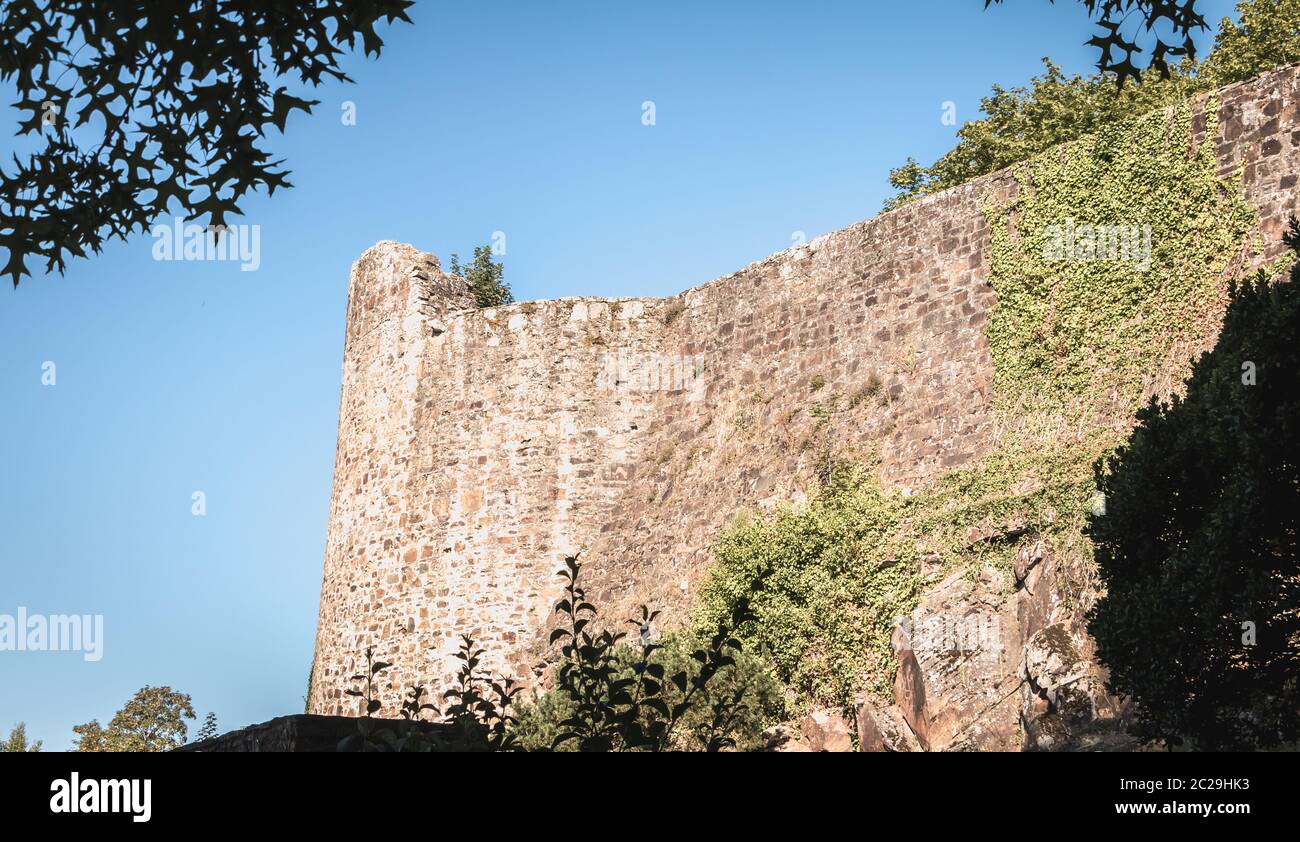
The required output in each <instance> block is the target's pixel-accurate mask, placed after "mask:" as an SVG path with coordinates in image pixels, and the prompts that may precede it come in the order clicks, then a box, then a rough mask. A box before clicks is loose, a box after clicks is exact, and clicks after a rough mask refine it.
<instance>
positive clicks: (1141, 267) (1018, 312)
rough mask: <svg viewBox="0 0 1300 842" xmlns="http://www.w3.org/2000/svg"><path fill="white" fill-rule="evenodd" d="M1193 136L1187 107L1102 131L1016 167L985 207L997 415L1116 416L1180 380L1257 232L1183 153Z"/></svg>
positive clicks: (1204, 155)
mask: <svg viewBox="0 0 1300 842" xmlns="http://www.w3.org/2000/svg"><path fill="white" fill-rule="evenodd" d="M1216 110H1217V109H1216V108H1215V104H1214V102H1213V101H1210V102H1208V103H1207V104H1206V106H1205V111H1204V113H1205V115H1206V117H1205V119H1206V122H1207V125H1206V126H1205V136H1206V137H1210V138H1212V137H1214V136H1215V135H1216V133H1217V126H1216V116H1215V112H1216ZM1191 135H1192V109H1191V107H1190V104H1189V103H1186V102H1185V103H1183V104H1181V105H1178V106H1175V107H1174V108H1172V109H1171V110H1170V111H1169V112H1157V113H1153V114H1148V115H1146V116H1143V117H1141V118H1138V119H1136V120H1132V121H1128V122H1123V123H1113V124H1109V125H1107V126H1105V127H1103V128H1102V129H1101V130H1100V131H1099V132H1097V134H1095V135H1093V136H1089V137H1086V138H1083V139H1081V140H1078V141H1075V142H1073V143H1069V144H1065V145H1064V146H1061V147H1058V148H1056V149H1053V150H1050V151H1048V152H1045V153H1043V154H1040V155H1037V156H1035V157H1034V158H1032V159H1030V160H1029V161H1027V162H1025V163H1024V164H1021V165H1019V166H1017V167H1016V169H1015V174H1016V178H1017V181H1018V182H1019V190H1018V195H1017V196H1016V198H1015V199H1013V200H1012V201H1011V202H1010V203H1009V204H1007V205H1001V206H999V205H997V204H993V203H990V204H989V205H987V206H986V209H985V212H986V214H987V216H988V217H989V220H990V223H991V226H992V234H991V242H992V254H991V259H990V265H991V272H990V276H989V282H990V283H991V284H992V286H993V289H994V290H995V291H996V292H997V296H998V300H997V304H996V306H995V307H994V308H993V310H992V311H991V313H990V316H989V324H988V328H987V332H988V339H989V347H990V352H991V354H992V357H993V366H994V371H995V375H994V377H995V380H994V389H995V395H996V398H997V402H998V405H999V408H1000V409H1002V410H1004V411H1008V412H1013V413H1016V414H1027V413H1053V412H1055V413H1065V414H1067V415H1068V416H1071V417H1078V415H1079V413H1080V412H1086V411H1088V410H1092V411H1101V412H1107V411H1110V412H1115V413H1117V414H1122V415H1123V416H1125V417H1127V416H1128V415H1130V414H1131V413H1132V412H1133V411H1136V409H1137V408H1138V407H1139V406H1140V405H1141V403H1142V402H1143V394H1144V391H1150V390H1151V389H1153V388H1156V387H1158V386H1161V385H1168V384H1170V383H1171V382H1172V383H1176V382H1178V380H1179V379H1180V378H1178V377H1176V376H1171V375H1172V374H1173V372H1175V371H1182V370H1183V369H1185V367H1186V364H1187V361H1188V359H1189V358H1190V357H1191V356H1192V354H1193V352H1194V350H1195V343H1196V342H1197V341H1198V339H1199V338H1200V337H1204V336H1206V335H1210V332H1211V331H1210V328H1211V326H1212V324H1213V322H1214V321H1216V320H1217V319H1218V318H1220V317H1221V314H1222V311H1223V302H1224V300H1225V298H1224V297H1225V295H1226V283H1225V277H1224V272H1225V270H1226V269H1227V268H1228V265H1229V263H1230V261H1231V260H1232V259H1233V258H1234V257H1236V256H1237V255H1238V253H1239V251H1240V248H1241V243H1242V242H1243V239H1244V237H1245V235H1246V233H1247V231H1249V230H1250V228H1251V227H1252V225H1253V224H1254V222H1255V214H1254V211H1253V209H1252V208H1251V207H1250V205H1249V204H1248V203H1247V202H1246V200H1245V199H1244V198H1242V195H1241V191H1240V189H1239V188H1238V186H1237V184H1236V183H1235V180H1234V179H1227V178H1222V177H1220V176H1219V173H1218V162H1217V160H1216V158H1215V152H1214V147H1213V144H1212V143H1205V142H1202V143H1201V144H1199V146H1197V147H1196V148H1195V149H1194V150H1193V151H1191V152H1190V153H1189V151H1188V146H1189V138H1190V137H1191Z"/></svg>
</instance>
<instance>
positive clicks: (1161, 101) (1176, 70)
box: [885, 0, 1300, 210]
mask: <svg viewBox="0 0 1300 842" xmlns="http://www.w3.org/2000/svg"><path fill="white" fill-rule="evenodd" d="M1237 12H1238V14H1239V15H1240V16H1241V24H1240V25H1237V24H1234V23H1233V22H1232V21H1231V20H1230V19H1228V18H1224V20H1223V23H1222V24H1220V28H1219V33H1218V38H1217V40H1216V41H1215V45H1214V49H1213V51H1212V52H1211V53H1210V54H1209V56H1207V57H1206V59H1205V62H1204V63H1202V64H1198V63H1197V62H1196V61H1194V60H1192V59H1191V58H1186V59H1184V60H1183V61H1181V62H1179V63H1177V64H1169V65H1168V66H1167V67H1166V68H1165V73H1163V74H1162V75H1161V76H1159V77H1148V78H1147V79H1146V80H1145V81H1143V83H1142V84H1141V85H1126V86H1123V87H1119V88H1117V86H1116V84H1115V83H1116V80H1117V78H1118V77H1117V75H1116V74H1115V73H1113V72H1111V71H1108V70H1107V71H1103V72H1101V73H1097V74H1093V75H1090V76H1081V75H1074V76H1066V75H1065V74H1064V73H1062V72H1061V68H1060V66H1059V65H1057V64H1056V63H1055V62H1053V61H1052V60H1051V59H1049V58H1044V59H1043V65H1044V68H1045V69H1044V71H1043V73H1042V74H1040V75H1038V76H1035V77H1033V78H1032V79H1031V80H1030V84H1029V85H1028V86H1024V87H1015V88H1003V87H1002V86H1000V85H994V86H993V93H992V94H991V95H989V96H987V97H985V98H984V99H982V100H981V101H980V112H981V113H982V114H983V115H984V116H983V117H982V118H980V119H978V120H972V121H970V122H967V123H966V124H965V125H963V126H962V127H961V128H960V129H958V131H957V145H956V146H955V147H954V148H953V149H952V150H951V151H950V152H948V153H947V154H945V155H944V156H943V157H941V158H940V159H939V160H938V161H936V162H935V163H934V164H931V165H930V166H928V167H927V166H922V165H920V164H918V163H917V162H916V161H915V160H913V159H912V158H908V159H907V162H906V163H905V164H903V165H902V166H900V167H898V168H896V169H894V170H891V171H890V174H889V183H890V185H891V186H892V187H893V188H894V189H895V190H897V191H898V193H897V194H896V195H894V196H893V197H891V198H890V199H888V200H886V202H885V209H886V210H892V209H894V208H897V207H901V206H903V205H905V204H907V203H909V202H911V201H914V200H915V199H919V198H921V197H923V196H927V195H929V194H931V193H937V192H938V191H940V190H947V189H948V188H950V187H956V186H957V185H959V184H965V183H966V182H968V181H970V180H971V179H973V178H978V177H979V176H982V175H987V174H989V173H992V172H997V171H998V170H1000V169H1003V168H1004V167H1008V166H1011V165H1012V164H1015V163H1018V162H1020V161H1024V160H1026V159H1028V158H1029V157H1031V156H1033V155H1035V154H1037V153H1038V152H1042V151H1043V150H1045V149H1050V148H1051V147H1053V146H1056V145H1057V144H1060V143H1065V142H1067V141H1071V140H1075V139H1076V138H1079V137H1082V136H1084V135H1088V134H1095V133H1096V132H1097V131H1098V130H1100V129H1101V128H1102V127H1103V126H1105V125H1107V124H1112V123H1116V122H1119V121H1121V120H1131V119H1134V118H1136V117H1140V116H1141V115H1143V114H1145V113H1147V112H1150V111H1152V110H1155V109H1157V108H1165V107H1167V106H1169V105H1172V104H1174V103H1176V102H1178V101H1180V100H1184V99H1186V98H1188V97H1190V96H1194V95H1195V94H1197V93H1200V92H1203V91H1206V90H1211V89H1214V88H1218V87H1222V86H1223V85H1227V84H1230V83H1232V82H1238V81H1241V80H1243V79H1250V78H1253V77H1254V76H1257V75H1259V74H1260V73H1262V72H1264V71H1266V70H1270V69H1272V68H1275V67H1279V66H1281V65H1283V64H1287V63H1289V62H1293V61H1300V0H1241V2H1239V3H1238V4H1237Z"/></svg>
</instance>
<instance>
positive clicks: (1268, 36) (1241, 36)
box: [1204, 0, 1300, 87]
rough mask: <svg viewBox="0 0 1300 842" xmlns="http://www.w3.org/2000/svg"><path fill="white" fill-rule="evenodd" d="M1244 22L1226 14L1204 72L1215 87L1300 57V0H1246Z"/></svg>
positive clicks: (1242, 12) (1241, 8)
mask: <svg viewBox="0 0 1300 842" xmlns="http://www.w3.org/2000/svg"><path fill="white" fill-rule="evenodd" d="M1237 14H1238V15H1240V16H1241V23H1240V24H1236V23H1233V22H1232V19H1231V18H1224V19H1223V22H1222V23H1220V24H1219V34H1218V36H1217V37H1216V38H1215V40H1214V50H1213V52H1211V53H1210V55H1209V56H1208V57H1207V58H1206V60H1205V68H1204V74H1205V76H1206V78H1207V79H1208V80H1209V81H1210V82H1211V83H1212V85H1213V86H1214V87H1222V86H1224V85H1230V84H1232V83H1233V82H1241V81H1244V80H1246V79H1251V78H1254V77H1255V76H1258V75H1259V74H1260V73H1263V72H1265V71H1267V70H1271V69H1273V68H1275V67H1281V66H1282V65H1284V64H1291V63H1292V62H1296V61H1300V0H1242V2H1240V3H1238V4H1237Z"/></svg>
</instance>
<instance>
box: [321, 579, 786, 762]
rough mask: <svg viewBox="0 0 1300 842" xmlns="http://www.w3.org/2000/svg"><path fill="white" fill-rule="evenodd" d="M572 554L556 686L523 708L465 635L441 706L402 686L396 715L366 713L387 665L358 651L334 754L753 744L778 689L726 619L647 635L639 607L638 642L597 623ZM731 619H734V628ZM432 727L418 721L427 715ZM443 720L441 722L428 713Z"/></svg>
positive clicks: (558, 636) (562, 604)
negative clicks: (357, 708) (683, 633)
mask: <svg viewBox="0 0 1300 842" xmlns="http://www.w3.org/2000/svg"><path fill="white" fill-rule="evenodd" d="M580 570H581V567H580V565H579V564H578V560H577V558H576V557H571V558H568V559H566V560H565V567H564V569H563V570H561V571H560V575H561V576H562V577H563V578H564V581H565V595H564V597H563V598H562V599H561V600H560V601H559V602H557V603H556V605H555V612H556V614H557V616H558V617H559V619H560V624H559V625H558V626H557V628H556V629H555V630H554V631H553V632H552V634H551V642H552V644H554V643H557V642H559V643H561V647H560V655H561V657H560V659H559V661H558V663H557V664H555V665H554V673H553V675H554V678H555V687H554V689H552V690H550V691H549V692H547V693H545V694H543V695H541V696H539V697H536V698H535V699H534V700H533V701H532V702H531V703H529V704H526V705H524V706H523V707H522V709H521V707H520V705H519V704H517V703H516V701H515V696H516V695H517V694H518V693H519V689H518V688H517V687H515V685H514V684H513V683H512V682H510V681H506V680H502V679H499V678H493V677H491V676H489V675H488V674H487V673H485V672H483V671H482V670H480V669H479V663H480V661H481V660H482V655H483V651H482V650H480V649H477V648H475V646H474V642H473V641H472V640H471V639H470V638H469V637H464V638H463V645H462V647H461V650H460V652H459V654H458V656H457V657H458V658H459V659H460V661H461V668H460V671H459V673H458V675H457V677H456V682H455V684H454V685H453V687H452V689H450V690H448V691H447V692H446V693H445V694H444V695H443V698H444V699H445V700H448V701H450V702H452V704H451V705H450V706H449V707H448V708H447V709H446V710H445V711H439V710H438V708H437V706H436V705H434V704H432V703H429V702H426V701H424V693H425V691H424V688H422V687H420V686H414V687H411V688H409V690H408V691H407V696H406V698H405V700H404V701H403V703H402V709H401V715H402V720H380V719H372V718H371V715H372V714H374V713H377V712H379V711H380V709H381V707H382V704H381V702H380V701H379V700H378V699H376V698H375V697H374V688H375V678H376V676H378V674H379V673H381V672H383V671H384V670H386V669H388V668H389V667H391V666H392V664H389V663H386V662H384V661H376V660H375V658H374V653H373V651H372V650H370V649H367V650H366V653H365V657H366V669H365V671H364V672H361V673H358V674H356V675H354V676H352V678H351V681H352V682H353V683H354V684H355V685H356V686H354V687H351V688H349V689H348V690H347V694H348V695H350V696H354V697H356V698H359V699H361V701H362V703H363V710H364V711H365V716H364V717H362V718H361V719H360V720H359V721H358V723H357V733H356V734H353V735H350V736H349V737H347V738H345V739H344V740H343V741H342V742H341V743H340V744H339V751H407V752H426V751H442V750H456V751H509V750H516V749H522V750H525V751H530V750H531V751H549V750H560V751H571V750H578V751H666V750H703V751H719V750H722V749H727V748H739V749H754V748H759V747H760V746H761V734H762V730H763V727H764V725H766V724H767V723H768V722H770V721H774V720H775V719H776V718H777V717H778V716H779V714H780V712H781V698H780V687H779V685H778V684H777V682H776V680H775V678H773V676H772V673H771V670H770V669H765V668H764V667H763V665H762V663H761V661H759V660H758V659H756V658H754V657H752V656H746V655H743V654H742V653H741V651H740V644H739V643H738V642H737V641H736V640H735V639H733V638H732V637H731V634H730V631H729V629H730V624H729V623H728V622H719V623H718V624H717V626H716V627H715V629H714V631H713V632H712V634H708V635H703V636H700V637H697V638H692V639H688V638H686V637H672V638H669V639H668V642H667V643H666V644H664V643H655V642H652V641H651V640H650V638H649V633H650V628H651V624H652V623H653V622H654V620H655V617H656V614H655V613H652V612H651V611H649V609H646V608H644V607H643V608H642V609H641V616H640V617H638V618H635V619H633V620H629V621H628V623H629V624H631V625H633V626H636V627H637V628H638V630H639V631H640V637H641V639H640V643H639V645H630V644H626V643H623V639H624V636H625V635H624V634H622V633H615V632H612V631H610V630H608V629H602V630H600V631H595V630H594V623H595V621H596V619H597V614H596V608H595V606H593V605H592V604H591V603H590V602H588V601H587V598H586V594H585V592H584V591H583V588H582V586H581V585H580V584H579V581H578V580H579V574H580ZM736 619H737V618H734V617H733V618H731V623H732V624H734V622H735V620H736ZM426 711H427V712H429V713H431V714H432V715H433V716H434V717H435V719H434V720H433V721H434V722H440V723H441V728H438V727H434V728H432V729H430V728H427V727H426V726H425V725H420V724H417V723H419V722H421V721H422V718H423V716H424V714H425V712H426ZM437 717H441V719H440V720H439V719H437Z"/></svg>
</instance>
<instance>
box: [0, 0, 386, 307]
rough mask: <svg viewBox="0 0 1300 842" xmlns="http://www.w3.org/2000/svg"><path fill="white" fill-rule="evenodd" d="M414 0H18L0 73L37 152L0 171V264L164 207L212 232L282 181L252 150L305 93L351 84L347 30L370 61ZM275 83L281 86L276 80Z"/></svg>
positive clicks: (81, 244)
mask: <svg viewBox="0 0 1300 842" xmlns="http://www.w3.org/2000/svg"><path fill="white" fill-rule="evenodd" d="M410 5H411V2H410V0H310V2H302V1H301V0H300V2H279V3H269V4H268V3H254V2H248V0H173V2H152V3H143V4H142V3H135V2H127V0H93V2H89V1H88V0H62V2H60V0H44V2H42V1H41V0H14V2H7V3H5V4H4V6H3V14H2V15H0V43H3V44H4V45H5V46H4V49H3V50H0V79H2V80H4V81H6V82H12V83H13V84H14V85H15V87H16V88H17V90H18V97H19V99H18V101H17V102H16V103H15V106H16V107H17V108H18V109H20V110H22V111H24V112H27V114H28V116H27V118H26V119H25V120H23V121H22V123H21V124H20V126H19V134H20V135H33V136H37V137H38V138H41V139H43V141H44V146H43V147H42V148H40V149H39V151H37V152H34V153H32V154H31V155H30V156H29V157H28V158H27V159H26V160H25V161H23V160H20V159H19V158H18V157H17V156H15V157H14V161H13V163H14V169H13V171H9V170H8V169H6V170H5V171H3V172H0V247H3V248H4V249H5V250H7V252H8V255H9V256H8V261H7V262H6V263H5V265H4V267H3V268H2V269H0V274H5V275H8V276H9V277H10V278H11V279H12V280H13V283H14V286H17V285H18V282H19V280H20V279H21V277H22V276H23V275H30V274H31V272H30V270H29V269H28V266H27V259H28V258H29V257H36V258H40V259H43V260H44V261H45V269H46V271H52V270H54V269H58V270H59V271H60V272H62V271H63V270H64V268H65V266H66V259H67V256H69V255H70V256H73V257H85V256H86V254H87V252H96V253H97V252H99V251H100V249H101V248H102V246H103V243H104V241H105V239H106V238H108V239H112V238H117V239H121V240H125V239H126V238H127V237H128V236H129V235H130V234H131V233H133V232H138V231H144V230H146V229H147V227H148V225H149V224H150V223H151V221H152V220H154V219H155V218H157V217H158V216H160V215H162V214H166V213H169V212H170V209H171V208H173V207H176V208H179V209H180V210H181V211H183V212H184V214H185V215H186V218H188V219H197V220H203V219H206V221H207V225H208V227H209V228H210V229H215V230H220V229H222V228H223V227H224V226H225V224H226V218H227V217H229V216H231V215H233V214H238V213H240V210H239V201H240V200H241V199H242V198H243V197H245V196H246V195H248V194H249V193H250V192H253V191H256V190H258V189H259V188H265V189H266V190H267V192H268V193H274V192H275V190H276V189H277V188H280V187H289V186H290V184H289V181H288V180H287V176H288V175H289V172H288V170H285V169H282V168H281V167H280V165H281V164H283V163H284V162H283V161H280V160H272V158H271V153H270V152H268V151H267V150H266V148H265V146H264V140H265V136H266V132H267V129H268V128H269V127H272V126H274V127H275V128H277V129H279V130H280V131H281V132H283V131H284V130H285V127H286V121H287V120H288V117H289V114H290V113H291V112H292V111H294V110H302V111H306V112H310V111H311V108H312V106H313V105H316V104H317V103H316V101H314V100H308V99H303V98H301V97H299V96H296V95H295V94H293V93H291V92H290V90H289V88H288V87H287V85H285V84H278V83H279V82H280V81H288V82H290V83H293V84H296V85H298V86H299V87H306V86H311V87H315V86H318V85H320V84H321V83H322V81H323V80H326V79H336V80H340V81H350V80H349V79H348V77H347V75H346V74H344V73H343V71H342V70H340V69H339V57H340V56H341V55H342V54H343V53H344V52H345V50H346V49H351V48H352V47H353V46H354V45H355V43H356V42H357V40H358V39H360V42H361V45H362V47H363V49H364V50H365V53H366V54H367V55H371V54H373V55H376V56H377V55H379V52H380V50H381V48H382V47H383V41H382V40H381V39H380V37H379V35H378V34H377V33H376V32H375V26H376V24H377V23H378V22H379V21H381V20H385V21H388V22H390V23H391V22H392V21H394V20H403V21H409V19H408V18H407V16H406V11H405V10H406V9H407V8H408V7H409V6H410ZM273 84H277V86H276V87H273Z"/></svg>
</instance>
